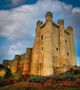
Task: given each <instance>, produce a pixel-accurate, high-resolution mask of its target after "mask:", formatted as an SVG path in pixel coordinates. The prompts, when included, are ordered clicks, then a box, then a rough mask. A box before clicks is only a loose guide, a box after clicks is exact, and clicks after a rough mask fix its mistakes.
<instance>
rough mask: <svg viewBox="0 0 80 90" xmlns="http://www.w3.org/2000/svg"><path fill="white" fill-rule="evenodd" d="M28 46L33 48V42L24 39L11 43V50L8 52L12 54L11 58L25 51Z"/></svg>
mask: <svg viewBox="0 0 80 90" xmlns="http://www.w3.org/2000/svg"><path fill="white" fill-rule="evenodd" d="M27 47H29V48H31V47H32V43H31V42H30V41H25V40H23V41H20V42H17V43H14V44H11V45H10V46H9V50H8V52H7V53H8V55H9V56H10V58H13V57H14V55H16V54H19V55H20V54H22V53H25V52H26V48H27Z"/></svg>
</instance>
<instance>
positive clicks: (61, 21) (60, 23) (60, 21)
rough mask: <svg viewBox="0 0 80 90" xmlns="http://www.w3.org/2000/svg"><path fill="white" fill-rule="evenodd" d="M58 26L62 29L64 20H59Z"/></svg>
mask: <svg viewBox="0 0 80 90" xmlns="http://www.w3.org/2000/svg"><path fill="white" fill-rule="evenodd" d="M58 25H59V27H60V28H64V20H63V19H59V20H58Z"/></svg>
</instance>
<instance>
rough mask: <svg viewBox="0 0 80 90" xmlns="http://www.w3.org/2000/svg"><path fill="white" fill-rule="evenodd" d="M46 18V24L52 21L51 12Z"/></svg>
mask: <svg viewBox="0 0 80 90" xmlns="http://www.w3.org/2000/svg"><path fill="white" fill-rule="evenodd" d="M45 18H46V22H47V21H52V18H53V14H52V13H51V12H47V13H46V15H45Z"/></svg>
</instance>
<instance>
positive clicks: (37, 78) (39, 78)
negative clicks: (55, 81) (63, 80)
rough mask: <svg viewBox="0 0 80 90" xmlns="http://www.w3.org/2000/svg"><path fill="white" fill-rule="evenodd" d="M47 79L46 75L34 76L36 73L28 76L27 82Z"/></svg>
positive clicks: (41, 81)
mask: <svg viewBox="0 0 80 90" xmlns="http://www.w3.org/2000/svg"><path fill="white" fill-rule="evenodd" d="M47 80H48V78H47V77H42V76H36V75H31V76H30V78H29V79H28V81H29V82H40V83H43V82H45V81H47Z"/></svg>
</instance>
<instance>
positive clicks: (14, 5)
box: [0, 0, 80, 65]
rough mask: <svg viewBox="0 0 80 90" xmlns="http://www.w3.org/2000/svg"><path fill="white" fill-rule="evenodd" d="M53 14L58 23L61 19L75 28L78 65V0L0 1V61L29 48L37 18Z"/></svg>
mask: <svg viewBox="0 0 80 90" xmlns="http://www.w3.org/2000/svg"><path fill="white" fill-rule="evenodd" d="M47 11H51V12H52V13H53V21H54V22H56V23H57V20H58V19H59V18H63V19H64V22H65V28H66V27H67V26H68V25H71V26H72V27H73V29H74V41H75V50H76V59H77V65H80V50H79V48H80V0H0V62H1V63H2V61H3V60H4V59H10V60H11V59H13V58H14V55H15V54H22V53H24V52H25V51H26V48H27V47H32V45H33V41H34V36H35V26H36V21H37V20H39V19H41V20H42V21H44V20H45V16H44V15H45V13H46V12H47Z"/></svg>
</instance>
